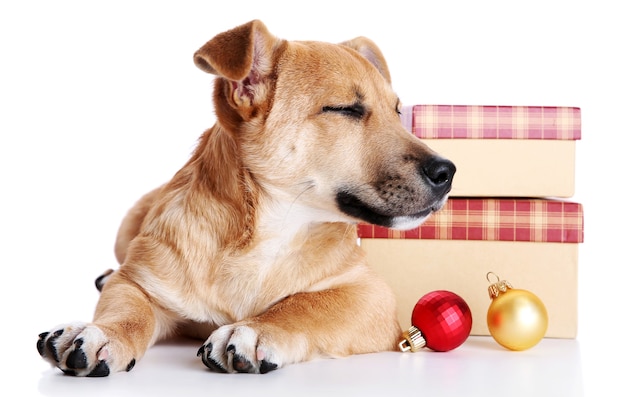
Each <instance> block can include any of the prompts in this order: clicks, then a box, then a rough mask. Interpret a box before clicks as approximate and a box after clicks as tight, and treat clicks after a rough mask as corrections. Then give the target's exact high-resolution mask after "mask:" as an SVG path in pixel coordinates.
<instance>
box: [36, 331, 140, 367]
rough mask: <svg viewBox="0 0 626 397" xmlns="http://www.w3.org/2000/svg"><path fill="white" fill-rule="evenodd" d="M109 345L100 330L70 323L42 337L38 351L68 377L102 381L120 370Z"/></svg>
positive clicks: (131, 362)
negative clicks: (84, 377) (112, 372)
mask: <svg viewBox="0 0 626 397" xmlns="http://www.w3.org/2000/svg"><path fill="white" fill-rule="evenodd" d="M109 342H110V341H109V339H108V338H107V337H106V335H105V334H104V332H102V330H101V329H100V328H98V327H96V326H94V325H89V324H86V323H71V324H64V325H61V326H58V327H55V328H54V329H53V330H52V331H49V332H43V333H41V334H39V340H38V341H37V351H39V354H40V355H41V357H43V358H44V359H45V360H46V361H48V362H49V363H50V364H52V365H53V366H56V367H58V368H59V369H60V370H61V371H63V372H64V373H65V374H67V375H73V376H91V377H101V376H108V375H109V373H110V372H111V371H112V370H113V371H115V370H117V368H116V365H114V360H113V357H112V356H111V354H110V346H109ZM134 365H135V360H134V359H133V360H131V361H130V363H129V364H128V365H127V366H126V370H127V371H130V369H131V368H132V367H133V366H134Z"/></svg>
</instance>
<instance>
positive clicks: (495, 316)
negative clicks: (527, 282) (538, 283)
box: [487, 288, 548, 350]
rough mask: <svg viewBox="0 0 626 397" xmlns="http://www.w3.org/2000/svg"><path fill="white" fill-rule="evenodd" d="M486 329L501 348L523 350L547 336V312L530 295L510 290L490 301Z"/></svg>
mask: <svg viewBox="0 0 626 397" xmlns="http://www.w3.org/2000/svg"><path fill="white" fill-rule="evenodd" d="M487 326H488V327H489V333H491V336H493V338H494V339H495V340H496V342H498V343H499V344H500V345H502V346H504V347H506V348H507V349H510V350H526V349H528V348H531V347H533V346H535V345H536V344H537V343H539V341H540V340H541V339H542V338H543V337H544V335H545V334H546V330H547V328H548V311H547V310H546V307H545V306H544V304H543V302H541V300H540V299H539V298H538V297H537V296H536V295H535V294H533V293H532V292H529V291H526V290H523V289H515V288H513V289H510V290H508V291H506V292H505V293H502V294H500V295H498V296H497V297H496V298H494V299H493V300H492V302H491V305H490V306H489V310H488V311H487Z"/></svg>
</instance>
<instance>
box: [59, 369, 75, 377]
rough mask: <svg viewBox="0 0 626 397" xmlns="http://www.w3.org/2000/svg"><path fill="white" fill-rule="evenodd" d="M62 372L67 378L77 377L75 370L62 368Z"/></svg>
mask: <svg viewBox="0 0 626 397" xmlns="http://www.w3.org/2000/svg"><path fill="white" fill-rule="evenodd" d="M61 371H63V373H64V374H65V375H67V376H76V371H74V370H73V369H63V368H61Z"/></svg>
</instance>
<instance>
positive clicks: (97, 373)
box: [87, 360, 111, 378]
mask: <svg viewBox="0 0 626 397" xmlns="http://www.w3.org/2000/svg"><path fill="white" fill-rule="evenodd" d="M110 372H111V371H110V370H109V365H108V364H107V363H106V361H104V360H102V361H100V362H99V363H98V365H96V368H94V369H93V371H91V372H90V373H89V375H87V376H88V377H91V378H100V377H103V376H109V373H110Z"/></svg>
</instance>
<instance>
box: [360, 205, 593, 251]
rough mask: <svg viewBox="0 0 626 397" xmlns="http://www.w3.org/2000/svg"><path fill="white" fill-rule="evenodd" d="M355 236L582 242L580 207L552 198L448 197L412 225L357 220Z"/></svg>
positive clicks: (581, 211)
mask: <svg viewBox="0 0 626 397" xmlns="http://www.w3.org/2000/svg"><path fill="white" fill-rule="evenodd" d="M357 230H358V236H359V237H360V238H392V239H439V240H488V241H529V242H555V243H582V242H583V209H582V205H580V204H578V203H574V202H568V201H560V200H552V199H517V198H512V199H506V198H503V199H500V198H486V199H483V198H476V199H474V198H450V199H448V201H447V203H446V205H445V206H444V207H443V208H442V209H441V210H439V211H438V212H435V213H434V214H433V215H431V216H430V218H428V219H427V220H426V221H425V222H424V223H423V224H422V225H421V226H419V227H418V228H416V229H412V230H406V231H402V230H393V229H388V228H385V227H381V226H373V225H369V224H359V225H358V228H357Z"/></svg>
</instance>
